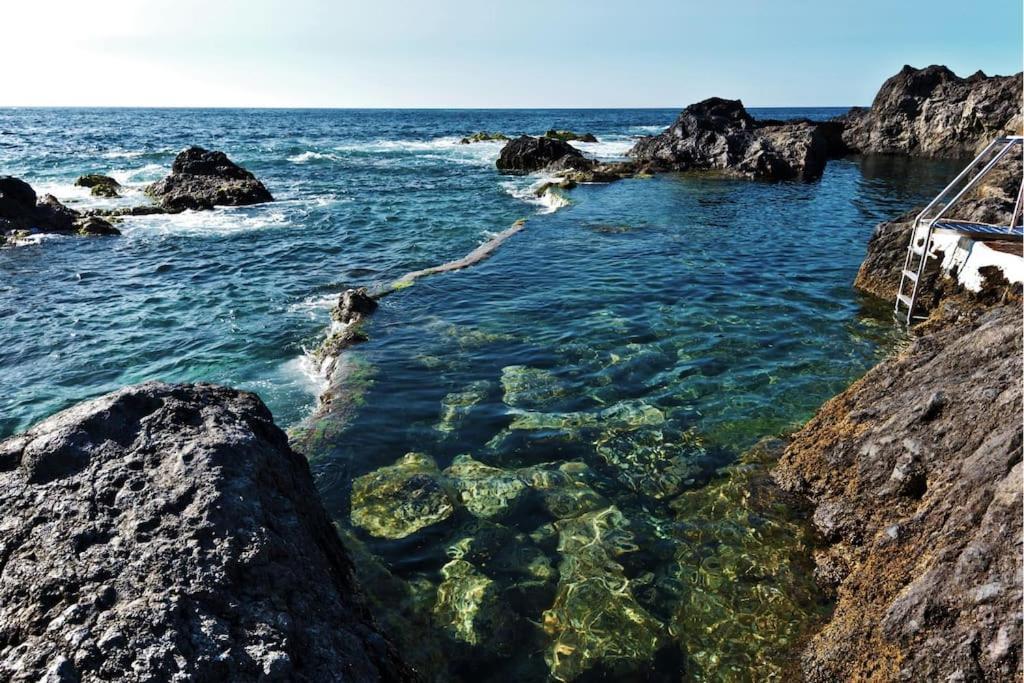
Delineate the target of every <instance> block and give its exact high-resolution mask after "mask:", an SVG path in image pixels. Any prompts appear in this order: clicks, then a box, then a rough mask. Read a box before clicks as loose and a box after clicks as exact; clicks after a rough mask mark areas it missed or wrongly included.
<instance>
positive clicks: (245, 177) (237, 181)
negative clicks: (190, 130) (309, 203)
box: [146, 147, 274, 212]
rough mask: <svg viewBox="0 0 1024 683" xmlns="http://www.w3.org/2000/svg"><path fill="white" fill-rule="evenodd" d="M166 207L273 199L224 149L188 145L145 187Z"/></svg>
mask: <svg viewBox="0 0 1024 683" xmlns="http://www.w3.org/2000/svg"><path fill="white" fill-rule="evenodd" d="M146 193H147V194H149V195H150V196H152V197H153V198H155V199H156V200H157V201H159V202H160V206H161V207H162V208H164V209H166V210H167V211H172V212H173V211H185V210H187V209H192V210H196V211H199V210H204V209H212V208H213V207H215V206H245V205H248V204H261V203H263V202H271V201H274V198H273V197H272V196H271V195H270V192H268V191H267V188H266V187H264V186H263V183H261V182H260V181H259V180H257V179H256V176H254V175H253V174H252V173H250V172H249V171H247V170H245V169H244V168H242V167H241V166H239V165H237V164H235V163H234V162H233V161H231V160H230V159H228V157H227V155H225V154H224V152H217V151H210V150H206V149H203V148H202V147H189V148H188V149H186V150H185V151H183V152H181V153H180V154H178V156H177V157H175V158H174V163H173V164H172V165H171V174H170V175H169V176H167V177H166V178H164V179H163V180H160V181H158V182H155V183H153V184H152V185H150V186H149V187H147V188H146Z"/></svg>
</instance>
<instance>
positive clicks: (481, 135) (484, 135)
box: [459, 131, 508, 145]
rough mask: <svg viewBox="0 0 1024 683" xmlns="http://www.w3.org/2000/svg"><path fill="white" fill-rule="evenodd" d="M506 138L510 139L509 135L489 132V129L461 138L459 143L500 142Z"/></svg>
mask: <svg viewBox="0 0 1024 683" xmlns="http://www.w3.org/2000/svg"><path fill="white" fill-rule="evenodd" d="M504 140H508V136H507V135H505V134H504V133H488V132H487V131H480V132H478V133H473V134H472V135H467V136H466V137H464V138H462V139H461V140H459V144H460V145H469V144H472V143H474V142H498V141H504Z"/></svg>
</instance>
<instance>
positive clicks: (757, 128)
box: [629, 97, 831, 180]
mask: <svg viewBox="0 0 1024 683" xmlns="http://www.w3.org/2000/svg"><path fill="white" fill-rule="evenodd" d="M830 151H831V145H830V140H829V137H828V135H827V133H826V132H825V131H823V130H821V126H820V125H819V124H816V123H812V122H809V121H794V122H785V121H772V122H765V123H764V124H759V123H758V122H757V121H755V120H754V119H753V117H751V116H750V114H749V113H747V110H746V109H745V108H744V106H743V103H742V102H740V101H739V100H726V99H722V98H719V97H712V98H710V99H707V100H704V101H702V102H698V103H697V104H692V105H690V106H689V107H687V108H686V109H685V110H683V112H682V113H681V114H680V115H679V118H678V119H676V121H675V123H673V124H672V125H671V126H670V127H669V128H668V130H666V131H665V132H663V133H661V134H660V135H654V136H651V137H646V138H641V139H640V140H639V141H637V143H636V145H634V146H633V148H632V149H631V150H630V151H629V156H630V157H632V158H633V159H634V160H636V161H637V162H639V163H643V164H647V165H649V166H650V167H652V168H653V169H655V170H670V171H719V172H722V173H725V174H728V175H735V176H739V177H744V178H754V179H763V180H788V179H800V180H813V179H815V178H818V177H820V176H821V174H822V171H823V170H824V168H825V163H826V162H827V160H828V158H829V156H830Z"/></svg>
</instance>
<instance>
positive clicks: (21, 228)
mask: <svg viewBox="0 0 1024 683" xmlns="http://www.w3.org/2000/svg"><path fill="white" fill-rule="evenodd" d="M34 233H57V234H65V235H73V234H81V235H120V234H121V233H120V232H119V231H118V230H117V228H115V227H114V226H113V225H111V224H110V223H109V222H108V221H106V220H104V219H102V218H98V217H95V216H85V215H83V214H81V213H79V212H78V211H75V210H74V209H70V208H68V207H66V206H64V205H63V204H61V203H60V201H59V200H58V199H57V198H56V197H54V196H53V195H52V194H46V195H43V196H42V198H38V199H37V197H36V191H35V190H33V189H32V186H31V185H29V184H28V183H26V182H25V181H24V180H21V179H20V178H15V177H14V176H0V245H3V244H4V243H6V242H14V243H16V242H17V241H18V240H19V238H22V237H26V236H29V235H32V234H34Z"/></svg>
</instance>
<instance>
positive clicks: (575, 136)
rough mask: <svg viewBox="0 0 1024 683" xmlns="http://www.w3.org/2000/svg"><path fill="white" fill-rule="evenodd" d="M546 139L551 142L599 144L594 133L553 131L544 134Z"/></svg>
mask: <svg viewBox="0 0 1024 683" xmlns="http://www.w3.org/2000/svg"><path fill="white" fill-rule="evenodd" d="M544 137H546V138H549V139H551V140H561V141H562V142H573V141H577V142H597V138H596V137H594V134H593V133H582V134H580V133H574V132H572V131H571V130H555V129H553V128H552V129H551V130H549V131H548V132H546V133H544Z"/></svg>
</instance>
